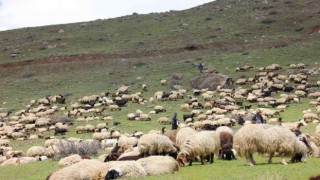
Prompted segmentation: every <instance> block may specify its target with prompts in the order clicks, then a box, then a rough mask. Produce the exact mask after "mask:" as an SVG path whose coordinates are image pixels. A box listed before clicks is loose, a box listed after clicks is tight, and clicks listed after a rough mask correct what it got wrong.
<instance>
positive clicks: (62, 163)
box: [58, 154, 82, 167]
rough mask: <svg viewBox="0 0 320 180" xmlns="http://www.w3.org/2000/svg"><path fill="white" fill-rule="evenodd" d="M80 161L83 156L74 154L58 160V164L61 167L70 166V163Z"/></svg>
mask: <svg viewBox="0 0 320 180" xmlns="http://www.w3.org/2000/svg"><path fill="white" fill-rule="evenodd" d="M80 161H82V158H81V156H80V155H79V154H72V155H70V156H68V157H65V158H62V159H60V161H59V162H58V166H59V167H66V166H70V165H72V164H75V163H77V162H80Z"/></svg>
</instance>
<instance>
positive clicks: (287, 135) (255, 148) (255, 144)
mask: <svg viewBox="0 0 320 180" xmlns="http://www.w3.org/2000/svg"><path fill="white" fill-rule="evenodd" d="M233 147H234V148H235V150H236V151H237V153H238V154H239V156H241V157H242V156H244V157H245V158H246V160H247V163H248V165H250V166H254V165H255V164H256V163H255V161H254V160H253V157H252V155H253V153H255V152H258V153H268V154H270V157H269V161H268V163H272V157H273V155H274V153H275V152H278V153H279V154H280V155H281V157H282V161H281V162H282V164H287V162H286V160H285V156H293V155H295V153H307V152H301V149H303V148H301V144H300V143H299V142H298V140H297V138H296V136H295V134H294V133H292V132H291V131H290V130H289V129H287V128H283V127H280V126H271V125H261V124H249V125H246V126H243V127H242V128H240V129H239V130H238V131H237V133H236V134H235V136H234V146H233Z"/></svg>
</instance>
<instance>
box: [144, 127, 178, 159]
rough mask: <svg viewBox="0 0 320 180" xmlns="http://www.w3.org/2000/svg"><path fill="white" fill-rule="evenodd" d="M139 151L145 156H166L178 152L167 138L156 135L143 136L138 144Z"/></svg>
mask: <svg viewBox="0 0 320 180" xmlns="http://www.w3.org/2000/svg"><path fill="white" fill-rule="evenodd" d="M138 149H139V152H140V154H141V155H143V156H149V155H165V154H169V153H175V152H176V151H177V149H176V148H175V147H174V146H173V143H172V142H171V140H170V139H169V138H168V137H167V136H164V135H160V134H155V133H151V134H145V135H143V136H141V138H140V140H139V142H138Z"/></svg>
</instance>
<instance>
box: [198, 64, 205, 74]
mask: <svg viewBox="0 0 320 180" xmlns="http://www.w3.org/2000/svg"><path fill="white" fill-rule="evenodd" d="M197 68H198V70H199V71H200V73H203V69H204V68H203V65H202V63H200V64H199V65H198V67H197Z"/></svg>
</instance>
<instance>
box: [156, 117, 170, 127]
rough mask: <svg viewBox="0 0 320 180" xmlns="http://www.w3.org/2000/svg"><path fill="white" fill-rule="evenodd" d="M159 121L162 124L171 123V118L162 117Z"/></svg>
mask: <svg viewBox="0 0 320 180" xmlns="http://www.w3.org/2000/svg"><path fill="white" fill-rule="evenodd" d="M157 122H158V123H159V124H162V125H167V124H171V120H170V119H169V118H167V117H160V118H159V119H158V121H157Z"/></svg>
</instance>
